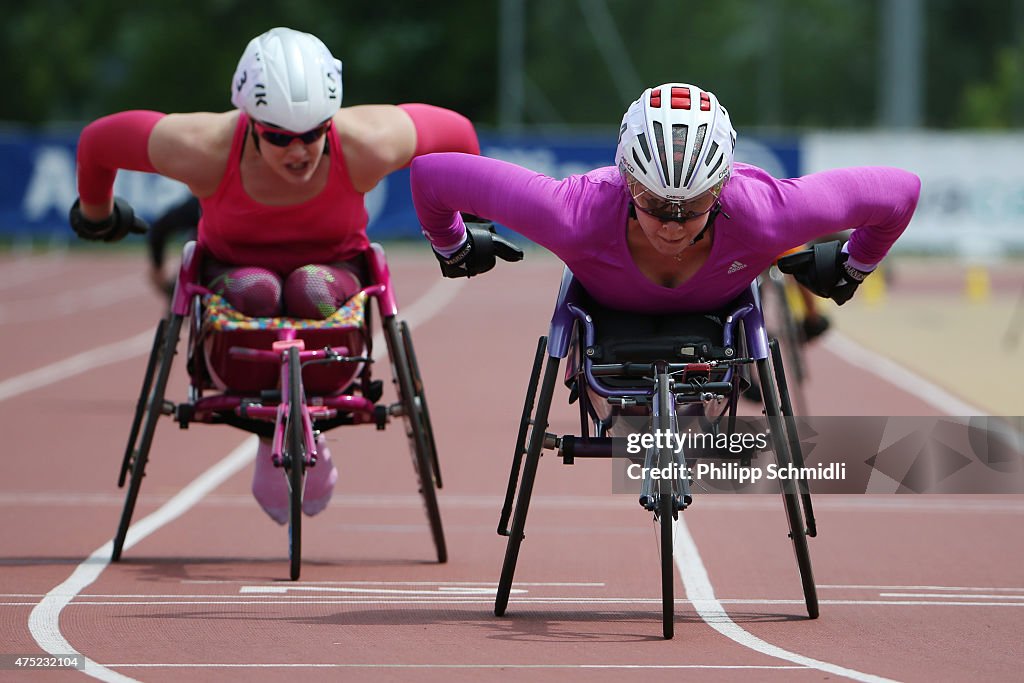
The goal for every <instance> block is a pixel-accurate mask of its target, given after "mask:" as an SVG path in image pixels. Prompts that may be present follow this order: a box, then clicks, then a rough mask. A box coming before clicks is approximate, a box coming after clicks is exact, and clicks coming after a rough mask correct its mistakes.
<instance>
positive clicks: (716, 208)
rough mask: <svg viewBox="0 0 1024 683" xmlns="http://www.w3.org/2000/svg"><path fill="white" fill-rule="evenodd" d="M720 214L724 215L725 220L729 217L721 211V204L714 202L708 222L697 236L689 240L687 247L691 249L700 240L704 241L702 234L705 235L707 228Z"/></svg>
mask: <svg viewBox="0 0 1024 683" xmlns="http://www.w3.org/2000/svg"><path fill="white" fill-rule="evenodd" d="M720 213H721V214H724V215H725V217H726V218H728V217H729V214H727V213H725V212H724V211H722V203H721V202H715V206H714V207H713V208H712V209H711V213H709V214H708V222H707V223H705V224H704V227H703V229H701V231H700V232H698V233H697V236H696V237H694V238H693V239H692V240H690V244H689V246H691V247H692V246H693V245H695V244H697V242H700V241H701V240H702V239H704V233H706V232H707V231H708V228H710V227H711V226H712V225H713V224H714V222H715V219H716V218H718V214H720Z"/></svg>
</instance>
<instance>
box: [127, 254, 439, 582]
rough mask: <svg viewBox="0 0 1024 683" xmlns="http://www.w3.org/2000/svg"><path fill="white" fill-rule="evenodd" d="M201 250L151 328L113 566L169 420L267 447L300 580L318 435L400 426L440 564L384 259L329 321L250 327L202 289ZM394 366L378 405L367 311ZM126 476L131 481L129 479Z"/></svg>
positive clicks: (435, 477) (367, 259) (416, 397)
mask: <svg viewBox="0 0 1024 683" xmlns="http://www.w3.org/2000/svg"><path fill="white" fill-rule="evenodd" d="M202 256H203V255H202V249H201V248H200V247H199V245H197V244H196V243H195V242H189V243H187V244H186V245H185V248H184V252H183V257H182V264H181V271H180V275H179V277H178V283H177V285H176V287H175V291H174V295H173V297H172V300H171V306H170V310H169V311H168V313H167V315H166V316H165V317H164V318H163V319H162V320H161V321H160V323H159V325H158V326H157V330H156V336H155V338H154V339H153V347H152V350H151V352H150V354H149V361H148V363H147V365H146V371H145V377H144V379H143V383H142V389H141V391H140V394H139V399H138V403H137V404H136V409H135V416H134V418H133V420H132V425H131V431H130V433H129V436H128V443H127V446H126V448H125V452H124V458H123V460H122V463H121V470H120V474H119V476H118V486H119V487H122V488H123V487H124V486H125V483H126V480H127V483H128V489H127V492H126V496H125V502H124V509H123V511H122V514H121V520H120V523H119V525H118V528H117V534H116V536H115V537H114V544H113V554H112V560H113V561H114V562H117V561H118V560H120V558H121V552H122V549H123V547H124V542H125V537H126V535H127V533H128V527H129V526H130V524H131V519H132V513H133V511H134V509H135V503H136V500H137V498H138V495H139V488H140V486H141V483H142V478H143V476H144V475H145V470H146V463H147V460H148V458H149V451H150V447H151V445H152V442H153V435H154V432H155V429H156V425H157V423H158V421H159V420H160V418H161V417H162V416H165V415H166V416H170V417H172V418H173V419H174V420H175V421H177V422H178V424H179V425H180V427H181V428H183V429H184V428H187V427H188V426H189V424H190V423H192V422H199V423H208V424H227V425H230V426H232V427H236V428H239V429H242V430H244V431H248V432H251V433H254V434H257V435H259V436H261V437H265V438H270V439H271V440H272V441H271V443H272V447H271V453H272V458H273V461H274V466H275V467H278V468H280V470H281V473H282V476H284V477H285V479H286V481H287V485H288V490H289V520H288V555H289V560H290V572H289V574H290V577H291V579H292V580H293V581H294V580H297V579H298V578H299V573H300V568H301V555H302V497H303V490H304V485H305V477H306V472H307V470H309V468H311V467H316V466H317V456H318V452H317V437H318V436H319V434H321V433H323V432H326V431H327V430H329V429H334V428H335V427H339V426H342V425H349V424H375V425H376V426H377V428H378V429H384V428H385V427H386V426H387V425H388V424H389V423H390V422H391V421H392V418H401V420H402V422H404V427H405V432H406V436H407V438H408V441H409V446H410V451H411V454H412V460H413V468H414V469H415V471H416V474H417V476H418V478H419V490H420V494H421V495H422V498H423V504H424V507H425V509H426V514H427V519H428V522H429V526H430V530H431V534H432V536H433V541H434V546H435V548H436V551H437V561H438V562H441V563H443V562H446V561H447V557H448V554H447V548H446V545H445V539H444V530H443V528H442V524H441V515H440V511H439V509H438V503H437V494H436V490H435V488H441V486H442V481H441V472H440V467H439V463H438V458H437V450H436V447H435V442H434V436H433V431H432V429H431V423H430V414H429V411H428V409H427V401H426V395H425V393H424V389H423V382H422V380H421V377H420V373H419V366H418V364H417V361H416V354H415V352H414V349H413V345H412V338H411V336H410V334H409V328H408V325H407V324H406V323H405V322H404V321H401V320H400V319H399V317H398V306H397V303H396V301H395V295H394V291H393V289H392V287H391V280H390V274H389V270H388V266H387V261H386V260H385V256H384V250H383V249H382V248H381V246H380V245H378V244H372V245H371V246H370V248H369V249H367V250H366V251H365V252H363V255H362V258H361V260H362V264H361V270H362V271H363V272H362V273H361V274H362V275H363V277H362V281H363V282H368V283H369V284H368V285H366V286H364V287H363V289H362V290H361V291H359V292H358V293H356V294H355V295H354V296H353V297H352V298H350V299H349V301H348V302H346V303H345V305H344V306H342V307H341V308H340V309H339V310H338V311H337V312H336V313H334V314H333V315H331V316H330V317H328V318H327V319H325V320H302V319H294V318H247V317H245V316H243V315H241V314H240V313H239V312H238V311H236V310H235V309H233V308H232V307H231V306H230V304H228V303H227V302H226V301H225V300H223V299H222V298H221V297H219V296H217V295H215V294H213V293H211V292H210V291H209V290H208V289H206V288H205V287H203V286H202V285H200V284H199V281H200V280H199V274H200V272H201V271H200V268H201V261H202ZM370 299H373V300H374V301H375V302H376V309H377V313H378V314H379V316H380V319H381V321H380V323H381V326H382V328H383V336H384V340H385V343H386V346H387V353H388V357H389V360H390V365H391V374H392V380H393V382H394V385H395V389H396V394H397V397H398V400H397V402H395V403H392V404H387V403H382V402H381V397H382V396H383V393H384V392H383V388H384V387H383V382H382V381H381V380H377V379H374V377H373V374H372V372H371V371H372V367H373V362H374V358H373V335H372V334H371V329H372V317H373V315H372V314H373V310H372V308H371V306H370V305H369V300H370ZM186 325H187V330H188V344H187V369H188V374H189V387H188V396H187V398H186V399H185V400H183V401H181V402H178V403H174V402H171V401H168V400H166V399H165V392H166V389H167V383H168V377H169V376H170V372H171V366H172V363H173V360H174V356H175V354H176V353H177V346H178V340H179V337H180V336H181V332H182V327H183V326H186ZM129 475H130V476H129Z"/></svg>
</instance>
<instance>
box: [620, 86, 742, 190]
mask: <svg viewBox="0 0 1024 683" xmlns="http://www.w3.org/2000/svg"><path fill="white" fill-rule="evenodd" d="M735 147H736V131H735V130H733V127H732V123H731V122H730V120H729V112H728V111H726V109H725V107H723V106H722V105H721V104H720V103H719V102H718V98H717V97H715V95H714V94H713V93H711V92H708V91H707V90H703V89H702V88H699V87H697V86H695V85H689V84H686V83H665V84H664V85H659V86H656V87H654V88H648V89H647V90H645V91H644V93H643V95H641V96H640V98H639V99H638V100H636V101H635V102H633V104H631V105H630V106H629V109H627V110H626V113H625V115H624V116H623V117H622V125H621V126H620V127H619V142H618V146H617V148H616V150H615V164H616V165H617V166H618V168H619V171H620V172H621V173H622V174H623V176H625V178H626V181H627V185H628V186H629V188H630V194H631V195H632V196H633V198H634V202H636V201H637V200H638V199H641V198H645V199H647V200H648V201H650V202H651V203H652V205H653V204H666V203H668V204H684V203H687V204H688V203H689V202H690V201H691V200H694V199H698V198H701V197H703V196H704V195H705V193H708V192H711V193H712V194H714V195H715V197H717V196H718V194H719V192H721V188H722V186H723V185H724V184H725V181H727V180H728V179H729V175H730V174H731V173H732V165H733V152H734V150H735ZM641 208H643V207H641Z"/></svg>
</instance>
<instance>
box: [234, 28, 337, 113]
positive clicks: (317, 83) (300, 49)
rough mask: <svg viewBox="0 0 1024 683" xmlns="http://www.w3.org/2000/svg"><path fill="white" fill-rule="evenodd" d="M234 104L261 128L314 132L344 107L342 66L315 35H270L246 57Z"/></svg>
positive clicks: (280, 30) (282, 30) (248, 48)
mask: <svg viewBox="0 0 1024 683" xmlns="http://www.w3.org/2000/svg"><path fill="white" fill-rule="evenodd" d="M231 103H232V104H234V105H235V106H236V107H238V108H239V109H241V110H242V111H244V112H245V113H246V114H248V115H249V117H250V118H252V119H255V120H257V121H260V122H262V123H266V124H269V125H272V126H275V127H277V128H283V129H285V130H289V131H294V132H303V131H308V130H312V129H313V128H316V127H317V126H319V125H320V124H321V123H323V122H324V121H326V120H327V119H329V118H331V117H332V116H334V114H335V112H337V111H338V109H339V108H340V107H341V62H340V61H339V60H337V59H335V58H334V57H333V56H332V55H331V51H330V50H328V49H327V46H326V45H324V44H323V42H322V41H321V40H320V39H319V38H317V37H316V36H314V35H312V34H309V33H302V32H301V31H295V30H293V29H290V28H280V27H279V28H273V29H270V30H269V31H267V32H266V33H264V34H262V35H259V36H256V37H255V38H253V39H252V40H250V41H249V44H248V45H247V46H246V48H245V52H243V53H242V58H241V59H240V60H239V61H238V68H237V69H236V70H235V76H234V78H233V79H232V81H231Z"/></svg>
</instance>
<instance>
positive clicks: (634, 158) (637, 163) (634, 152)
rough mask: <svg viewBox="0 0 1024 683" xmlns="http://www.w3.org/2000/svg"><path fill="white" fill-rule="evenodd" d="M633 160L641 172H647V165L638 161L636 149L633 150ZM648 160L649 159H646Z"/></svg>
mask: <svg viewBox="0 0 1024 683" xmlns="http://www.w3.org/2000/svg"><path fill="white" fill-rule="evenodd" d="M633 161H635V162H636V165H637V168H639V169H640V172H641V173H647V167H646V166H644V162H642V161H640V157H638V156H637V155H636V150H635V149H634V150H633ZM648 161H650V159H648Z"/></svg>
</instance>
